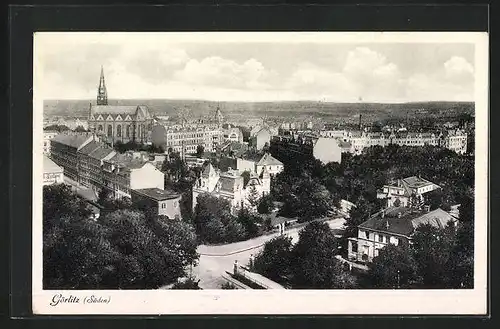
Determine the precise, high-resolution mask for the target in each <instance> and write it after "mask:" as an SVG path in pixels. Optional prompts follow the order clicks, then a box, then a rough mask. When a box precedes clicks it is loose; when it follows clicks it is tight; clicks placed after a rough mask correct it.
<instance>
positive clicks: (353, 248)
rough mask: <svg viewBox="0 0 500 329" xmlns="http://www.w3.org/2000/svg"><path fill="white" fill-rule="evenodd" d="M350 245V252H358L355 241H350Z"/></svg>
mask: <svg viewBox="0 0 500 329" xmlns="http://www.w3.org/2000/svg"><path fill="white" fill-rule="evenodd" d="M351 247H352V252H356V253H357V252H358V243H357V242H354V241H352V242H351Z"/></svg>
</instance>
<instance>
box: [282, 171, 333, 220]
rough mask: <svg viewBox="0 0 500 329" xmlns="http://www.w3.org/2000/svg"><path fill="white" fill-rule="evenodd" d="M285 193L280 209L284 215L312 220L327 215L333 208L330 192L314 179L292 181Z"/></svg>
mask: <svg viewBox="0 0 500 329" xmlns="http://www.w3.org/2000/svg"><path fill="white" fill-rule="evenodd" d="M284 193H285V196H284V205H283V207H282V208H281V209H280V214H281V215H283V216H287V217H299V220H300V221H310V220H312V219H314V218H319V217H322V216H325V215H326V214H327V213H328V211H330V210H331V209H332V208H333V200H332V198H331V195H330V192H329V191H328V190H327V189H326V188H325V187H324V186H323V185H322V184H320V183H319V181H317V180H314V179H308V178H306V179H303V180H298V181H296V182H292V186H290V187H289V188H288V189H287V190H286V192H284Z"/></svg>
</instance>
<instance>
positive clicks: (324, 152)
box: [270, 135, 343, 164]
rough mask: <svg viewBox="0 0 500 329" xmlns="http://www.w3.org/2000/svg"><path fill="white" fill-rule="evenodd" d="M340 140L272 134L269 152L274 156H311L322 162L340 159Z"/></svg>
mask: <svg viewBox="0 0 500 329" xmlns="http://www.w3.org/2000/svg"><path fill="white" fill-rule="evenodd" d="M340 143H341V141H340V140H338V139H336V138H326V137H318V136H315V135H302V136H273V138H272V139H271V145H270V149H271V153H272V154H273V155H275V156H276V158H281V157H282V156H284V157H290V156H294V157H297V161H300V160H299V159H300V158H301V157H303V156H306V157H307V156H313V157H314V158H315V159H317V160H320V161H321V162H322V163H323V164H326V163H329V162H337V163H340V162H341V161H342V152H343V151H342V148H341V147H340Z"/></svg>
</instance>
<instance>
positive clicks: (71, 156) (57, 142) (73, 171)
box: [50, 134, 94, 182]
mask: <svg viewBox="0 0 500 329" xmlns="http://www.w3.org/2000/svg"><path fill="white" fill-rule="evenodd" d="M93 140H94V137H93V136H92V135H90V134H88V135H87V134H81V135H67V134H59V135H57V136H54V137H53V138H52V139H51V141H50V143H51V146H50V154H51V159H52V160H53V161H54V162H55V163H56V164H57V165H59V166H61V167H63V168H64V175H65V176H67V177H68V178H70V179H72V180H74V181H75V182H78V180H79V178H78V175H79V168H78V166H79V158H78V151H79V150H80V149H82V148H83V147H84V146H85V145H87V144H89V143H90V142H92V141H93Z"/></svg>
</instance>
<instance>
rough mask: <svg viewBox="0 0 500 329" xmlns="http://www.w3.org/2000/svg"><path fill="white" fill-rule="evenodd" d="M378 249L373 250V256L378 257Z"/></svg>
mask: <svg viewBox="0 0 500 329" xmlns="http://www.w3.org/2000/svg"><path fill="white" fill-rule="evenodd" d="M378 251H379V250H378V249H377V248H376V249H375V250H374V251H373V257H377V256H378Z"/></svg>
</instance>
